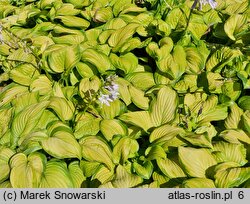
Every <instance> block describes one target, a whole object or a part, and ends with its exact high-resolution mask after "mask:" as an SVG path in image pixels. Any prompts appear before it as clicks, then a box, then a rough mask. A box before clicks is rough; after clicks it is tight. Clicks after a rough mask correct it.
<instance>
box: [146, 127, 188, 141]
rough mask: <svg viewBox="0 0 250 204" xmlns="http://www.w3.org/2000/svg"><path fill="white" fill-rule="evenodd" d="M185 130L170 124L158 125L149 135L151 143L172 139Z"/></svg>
mask: <svg viewBox="0 0 250 204" xmlns="http://www.w3.org/2000/svg"><path fill="white" fill-rule="evenodd" d="M184 132H185V131H184V130H183V129H182V128H180V127H174V126H171V125H168V124H165V125H162V126H160V127H157V128H155V129H154V130H153V132H152V133H151V134H150V136H149V142H150V143H152V142H153V143H161V142H164V141H166V140H171V139H173V138H174V137H176V136H177V135H179V134H180V133H184Z"/></svg>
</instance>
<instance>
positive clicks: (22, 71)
mask: <svg viewBox="0 0 250 204" xmlns="http://www.w3.org/2000/svg"><path fill="white" fill-rule="evenodd" d="M38 75H39V72H38V70H37V69H36V67H34V66H32V65H30V64H22V65H19V66H18V67H17V68H15V69H12V70H11V71H10V78H11V79H12V80H13V81H14V82H16V83H18V84H21V85H24V86H29V85H30V84H31V83H32V81H33V80H34V79H35V78H36V77H37V76H38Z"/></svg>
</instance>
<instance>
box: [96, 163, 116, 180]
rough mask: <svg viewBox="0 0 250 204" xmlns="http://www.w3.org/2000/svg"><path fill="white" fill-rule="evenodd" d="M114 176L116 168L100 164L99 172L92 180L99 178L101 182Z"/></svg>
mask: <svg viewBox="0 0 250 204" xmlns="http://www.w3.org/2000/svg"><path fill="white" fill-rule="evenodd" d="M113 177H114V170H110V169H108V168H107V167H106V166H104V165H101V166H99V168H98V170H97V172H96V173H95V174H94V175H93V176H92V178H91V179H92V180H95V179H97V180H98V181H100V182H101V184H103V183H106V182H109V181H110V180H111V179H112V178H113Z"/></svg>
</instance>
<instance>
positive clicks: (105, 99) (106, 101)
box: [98, 94, 112, 106]
mask: <svg viewBox="0 0 250 204" xmlns="http://www.w3.org/2000/svg"><path fill="white" fill-rule="evenodd" d="M98 100H99V101H100V102H101V104H106V105H107V106H109V105H110V104H109V102H112V99H110V97H109V95H107V94H101V96H100V97H99V98H98Z"/></svg>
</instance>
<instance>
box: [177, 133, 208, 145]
mask: <svg viewBox="0 0 250 204" xmlns="http://www.w3.org/2000/svg"><path fill="white" fill-rule="evenodd" d="M181 137H182V138H183V139H184V140H186V141H188V142H190V143H191V144H192V145H194V146H198V147H208V148H212V144H211V140H210V139H209V137H208V135H207V133H203V134H196V133H193V132H191V133H186V134H184V135H181Z"/></svg>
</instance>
